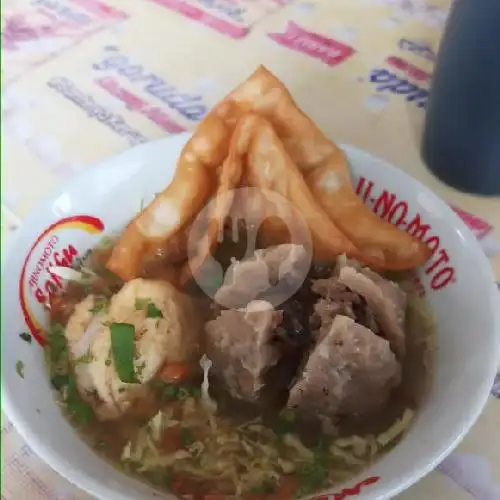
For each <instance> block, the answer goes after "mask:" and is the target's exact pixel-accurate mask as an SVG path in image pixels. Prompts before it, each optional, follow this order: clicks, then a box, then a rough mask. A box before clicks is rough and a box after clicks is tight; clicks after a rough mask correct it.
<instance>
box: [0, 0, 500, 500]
mask: <svg viewBox="0 0 500 500" xmlns="http://www.w3.org/2000/svg"><path fill="white" fill-rule="evenodd" d="M449 8H450V1H448V0H434V1H433V0H428V1H426V0H315V1H300V0H4V2H3V12H2V49H3V56H2V76H3V109H2V113H3V127H2V145H3V148H2V154H3V156H2V160H3V161H2V167H3V181H4V182H3V186H4V189H3V193H2V236H3V237H4V239H3V241H4V242H5V241H7V242H8V240H9V234H11V233H12V232H15V231H16V229H17V228H18V227H19V226H20V225H21V224H22V221H23V216H24V215H25V214H26V213H27V212H28V211H29V210H30V209H31V208H32V207H33V206H34V205H35V204H36V203H37V201H38V200H40V199H41V198H42V197H44V196H45V195H46V194H47V192H48V191H49V190H50V189H51V188H52V187H53V186H55V185H56V184H57V183H59V182H61V181H63V180H64V179H65V178H67V177H69V176H71V175H73V174H74V173H76V172H78V171H79V170H81V169H84V168H91V167H89V165H91V164H92V163H93V162H95V161H96V160H100V159H103V158H105V157H107V156H109V155H113V154H115V153H117V152H119V151H121V150H123V149H125V148H128V147H130V146H133V145H135V144H139V143H142V142H145V141H148V140H151V139H155V138H158V137H162V136H164V135H165V134H175V133H179V132H182V131H184V130H191V129H193V127H195V125H196V123H197V122H198V121H199V120H200V119H201V118H202V117H203V116H204V115H205V114H206V113H207V111H208V110H209V109H210V107H211V106H212V105H213V104H215V103H216V102H217V101H218V100H219V99H220V98H221V97H222V96H224V95H225V93H226V92H227V91H229V90H230V89H231V88H232V87H233V86H234V85H235V84H237V83H238V82H239V81H241V80H242V79H244V78H245V77H246V76H248V75H249V74H250V73H252V72H253V70H254V69H255V67H256V66H257V65H258V64H265V65H266V66H268V67H269V68H270V69H271V70H272V71H273V72H275V73H276V74H277V75H278V76H279V77H280V78H281V79H282V80H283V81H284V82H285V83H286V85H287V86H288V87H289V88H290V90H291V92H292V94H293V95H294V97H296V99H297V101H298V102H299V104H300V106H301V107H302V108H304V109H305V110H306V112H307V113H308V114H310V115H311V116H312V118H313V119H314V120H315V121H316V122H317V123H318V125H319V126H320V127H321V128H322V129H323V130H324V131H325V132H326V133H327V134H329V135H330V136H331V137H333V138H336V140H337V141H338V142H345V143H350V144H353V145H355V146H358V147H360V148H363V149H365V150H367V151H369V152H371V153H373V154H375V155H378V156H380V157H383V158H385V159H387V160H389V161H390V162H392V163H394V164H396V165H398V166H400V167H401V168H403V169H404V170H406V171H408V172H410V173H411V175H413V176H414V177H416V178H418V179H420V180H422V181H423V182H424V183H426V184H427V185H429V186H430V187H431V188H432V189H433V190H434V191H436V192H437V193H438V194H440V195H441V196H442V197H443V198H444V199H446V200H448V201H449V202H450V203H452V204H453V205H454V206H455V207H460V209H462V211H461V212H460V213H461V215H462V216H463V217H464V219H465V220H466V222H467V223H468V224H469V225H470V226H471V228H472V229H473V230H474V231H475V233H476V235H477V236H478V238H480V239H481V242H482V244H483V246H484V248H485V251H486V252H487V253H489V254H491V255H492V259H493V266H494V268H495V270H496V273H497V276H499V277H500V259H499V258H498V257H497V258H496V260H495V257H494V256H493V254H495V252H497V251H498V244H497V241H496V240H495V232H496V236H497V237H498V232H499V230H500V200H499V199H498V198H496V199H491V198H490V199H483V198H479V197H474V196H470V195H466V194H461V193H458V192H456V191H454V190H452V189H450V188H447V187H445V186H444V185H442V184H441V183H439V182H438V181H437V180H436V179H435V178H434V177H432V175H431V174H429V173H428V171H427V170H425V168H424V167H423V165H422V162H421V160H420V158H419V154H418V147H419V139H420V134H421V129H422V120H423V116H424V110H425V105H426V101H427V96H428V88H429V78H430V75H431V73H432V69H433V64H434V60H435V54H436V50H437V47H438V43H439V39H440V35H441V32H442V28H443V24H444V21H445V19H446V17H447V13H448V10H449ZM472 214H474V215H472ZM495 228H496V229H495ZM499 397H500V379H498V378H497V382H496V384H495V387H493V388H492V397H491V398H490V400H489V402H488V404H487V406H486V409H485V411H484V413H483V414H482V415H481V417H480V419H479V421H478V423H477V424H476V425H475V426H474V428H473V430H472V431H471V432H470V434H469V435H468V436H467V438H466V439H465V440H464V442H463V444H461V445H460V447H459V448H458V449H457V451H455V452H454V453H453V454H452V455H451V456H450V457H448V458H447V459H446V460H445V461H444V462H443V463H442V464H441V465H440V466H439V467H438V470H437V471H436V472H433V473H432V474H430V475H429V476H427V477H426V478H425V479H423V480H422V481H420V482H419V483H418V484H417V485H415V486H413V487H412V488H410V489H409V490H408V491H407V492H405V493H403V494H402V495H400V497H399V498H401V499H403V500H420V499H422V500H423V499H426V500H429V499H432V500H434V499H440V500H467V499H471V498H476V499H478V500H498V499H500V432H498V421H499V420H500V400H499V399H498V398H499ZM464 404H466V402H465V401H464ZM2 441H3V451H4V471H3V472H4V476H3V481H2V483H3V484H2V486H3V491H2V499H5V500H22V499H25V498H29V499H30V500H37V499H52V500H53V499H59V500H70V499H72V500H76V499H78V500H83V499H88V498H90V497H89V496H88V495H87V494H85V493H84V492H82V491H79V490H78V489H77V488H75V487H74V486H72V485H71V484H69V483H68V482H67V481H65V480H64V479H62V478H61V477H59V476H58V475H57V474H56V473H55V472H53V471H51V470H50V469H49V467H48V466H46V465H45V464H44V463H43V462H42V461H41V460H40V459H39V458H38V457H36V456H35V455H34V454H33V453H32V452H31V450H30V448H29V447H28V446H27V445H26V444H25V443H24V442H23V440H22V439H21V438H20V436H19V435H18V434H17V433H16V431H15V429H14V428H13V427H12V424H11V423H9V422H8V421H7V420H6V419H5V418H4V419H3V423H2Z"/></svg>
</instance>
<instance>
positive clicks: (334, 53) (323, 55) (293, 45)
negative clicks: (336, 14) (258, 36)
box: [267, 21, 355, 66]
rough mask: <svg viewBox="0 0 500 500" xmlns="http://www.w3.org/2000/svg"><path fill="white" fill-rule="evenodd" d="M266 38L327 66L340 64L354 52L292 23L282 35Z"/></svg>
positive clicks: (337, 42) (290, 22)
mask: <svg viewBox="0 0 500 500" xmlns="http://www.w3.org/2000/svg"><path fill="white" fill-rule="evenodd" d="M267 36H268V37H269V38H271V39H272V40H274V41H275V42H278V43H279V44H280V45H284V46H285V47H288V48H289V49H292V50H295V51H297V52H302V53H303V54H306V55H308V56H311V57H314V58H316V59H319V60H321V61H323V62H324V63H325V64H328V66H336V65H337V64H340V63H341V62H343V61H345V60H346V59H347V58H349V57H351V56H352V55H353V54H354V52H355V51H354V49H353V48H352V47H349V45H345V44H344V43H342V42H339V41H337V40H334V39H333V38H328V37H326V36H323V35H319V34H318V33H313V32H312V31H307V30H305V29H304V28H301V27H300V26H299V25H298V24H296V23H294V22H293V21H289V22H288V26H287V28H286V30H285V32H284V33H269V34H268V35H267Z"/></svg>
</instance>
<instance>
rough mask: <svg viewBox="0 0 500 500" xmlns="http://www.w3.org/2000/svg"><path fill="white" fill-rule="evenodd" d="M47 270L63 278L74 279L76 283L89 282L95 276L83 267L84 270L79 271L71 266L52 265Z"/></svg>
mask: <svg viewBox="0 0 500 500" xmlns="http://www.w3.org/2000/svg"><path fill="white" fill-rule="evenodd" d="M48 271H49V273H53V274H55V275H56V276H59V278H62V279H63V280H66V281H75V282H77V283H89V282H90V281H92V280H93V279H94V278H95V277H96V274H95V273H94V272H93V271H91V270H90V269H85V272H81V271H77V270H75V269H73V268H71V267H64V266H52V267H49V269H48Z"/></svg>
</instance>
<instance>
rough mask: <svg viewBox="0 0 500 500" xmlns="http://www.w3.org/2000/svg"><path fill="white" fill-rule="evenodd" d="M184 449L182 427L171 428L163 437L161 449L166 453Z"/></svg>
mask: <svg viewBox="0 0 500 500" xmlns="http://www.w3.org/2000/svg"><path fill="white" fill-rule="evenodd" d="M180 448H182V430H181V426H180V425H176V426H175V427H169V428H168V429H167V430H166V431H165V432H164V433H163V436H162V439H161V449H162V451H164V452H165V453H173V452H175V451H177V450H179V449H180Z"/></svg>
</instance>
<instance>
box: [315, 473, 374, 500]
mask: <svg viewBox="0 0 500 500" xmlns="http://www.w3.org/2000/svg"><path fill="white" fill-rule="evenodd" d="M378 481H380V477H379V476H371V477H367V478H366V479H364V480H363V481H360V482H359V483H358V484H356V485H355V486H353V487H352V488H344V489H343V490H342V491H340V492H337V493H328V494H326V495H320V496H318V497H315V498H314V500H345V499H346V498H348V497H355V496H358V495H359V494H360V493H361V490H362V488H364V487H365V486H370V485H371V484H375V483H377V482H378Z"/></svg>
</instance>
